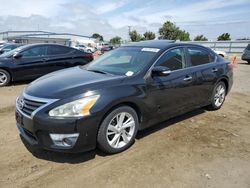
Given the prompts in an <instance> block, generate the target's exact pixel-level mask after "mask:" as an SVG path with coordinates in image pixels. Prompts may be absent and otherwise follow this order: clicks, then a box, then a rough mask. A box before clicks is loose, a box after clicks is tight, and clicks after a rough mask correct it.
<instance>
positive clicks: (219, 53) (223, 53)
mask: <svg viewBox="0 0 250 188" xmlns="http://www.w3.org/2000/svg"><path fill="white" fill-rule="evenodd" d="M214 52H215V53H217V54H218V55H220V56H221V57H227V53H226V52H223V51H218V50H214Z"/></svg>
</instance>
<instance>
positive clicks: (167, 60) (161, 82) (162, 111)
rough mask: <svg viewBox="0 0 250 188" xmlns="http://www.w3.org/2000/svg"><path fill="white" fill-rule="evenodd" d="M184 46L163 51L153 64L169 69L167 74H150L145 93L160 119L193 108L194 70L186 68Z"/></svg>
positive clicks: (194, 95) (194, 98)
mask: <svg viewBox="0 0 250 188" xmlns="http://www.w3.org/2000/svg"><path fill="white" fill-rule="evenodd" d="M187 62H188V61H187V58H186V50H185V48H182V47H179V48H174V49H170V50H168V51H167V52H165V53H164V54H163V55H162V57H161V58H160V59H159V60H158V61H157V62H156V64H155V65H154V66H165V67H167V68H168V69H170V70H171V73H170V74H169V75H167V76H153V77H152V76H150V77H149V78H148V79H147V93H148V96H149V98H150V101H151V102H152V103H153V105H156V107H157V110H158V114H159V116H160V117H161V118H159V121H160V120H165V119H168V118H170V117H173V116H175V115H178V114H182V113H184V112H186V111H189V110H190V109H192V108H194V106H193V105H194V104H195V100H196V95H197V94H196V93H194V92H193V91H194V88H195V87H196V72H195V71H192V70H190V69H189V68H188V65H187Z"/></svg>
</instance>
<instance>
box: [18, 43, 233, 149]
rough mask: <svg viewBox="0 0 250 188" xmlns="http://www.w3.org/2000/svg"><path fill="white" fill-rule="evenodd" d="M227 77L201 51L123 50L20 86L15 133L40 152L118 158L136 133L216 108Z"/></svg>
mask: <svg viewBox="0 0 250 188" xmlns="http://www.w3.org/2000/svg"><path fill="white" fill-rule="evenodd" d="M232 71H233V70H232V66H231V64H230V62H227V61H226V60H225V59H224V58H221V57H220V56H219V55H217V54H216V53H214V52H213V51H212V50H211V49H208V48H206V47H203V46H199V45H194V44H188V43H169V42H166V41H164V40H159V41H157V40H152V41H143V42H138V43H132V44H128V45H126V46H122V47H120V48H117V49H115V50H112V51H110V52H107V53H105V54H104V55H102V56H100V57H99V58H98V59H96V60H94V61H93V62H92V63H90V64H88V65H86V66H81V67H80V66H78V67H74V68H70V69H65V70H61V71H58V72H54V73H51V74H48V75H46V76H43V77H41V78H39V79H37V80H36V81H34V82H33V83H31V84H30V85H28V86H27V87H26V88H25V89H24V91H23V92H22V93H21V95H20V96H19V97H18V98H17V100H16V120H17V127H18V129H19V131H20V134H21V136H22V137H23V138H24V140H26V143H29V144H32V145H37V146H39V147H41V148H44V149H48V150H54V151H64V152H82V151H87V150H91V149H94V148H96V146H98V147H99V148H100V149H101V150H103V151H104V152H106V153H118V152H122V151H124V150H126V149H127V148H128V147H130V146H131V145H132V144H133V142H134V140H135V136H136V133H137V131H138V130H142V129H145V128H148V127H150V126H152V125H155V124H157V123H159V122H162V121H164V120H166V119H169V118H171V117H174V116H177V115H180V114H183V113H186V112H188V111H191V110H193V109H196V108H200V107H203V106H207V105H209V108H210V109H212V110H217V109H219V108H221V106H222V105H223V102H224V100H225V97H226V95H227V94H228V92H229V91H230V89H231V87H232V84H233V79H232V76H233V72H232ZM211 115H212V114H211Z"/></svg>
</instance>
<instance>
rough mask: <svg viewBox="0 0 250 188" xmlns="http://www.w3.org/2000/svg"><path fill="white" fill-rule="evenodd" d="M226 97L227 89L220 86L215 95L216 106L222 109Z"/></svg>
mask: <svg viewBox="0 0 250 188" xmlns="http://www.w3.org/2000/svg"><path fill="white" fill-rule="evenodd" d="M225 96H226V88H225V87H224V86H223V85H222V84H220V85H218V86H217V88H216V91H215V95H214V104H215V106H217V107H220V106H221V105H222V104H223V102H224V99H225Z"/></svg>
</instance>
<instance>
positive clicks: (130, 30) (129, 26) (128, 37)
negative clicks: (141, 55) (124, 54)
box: [128, 25, 132, 41]
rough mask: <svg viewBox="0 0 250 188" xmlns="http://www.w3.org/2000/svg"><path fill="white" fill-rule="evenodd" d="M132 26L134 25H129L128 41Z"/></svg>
mask: <svg viewBox="0 0 250 188" xmlns="http://www.w3.org/2000/svg"><path fill="white" fill-rule="evenodd" d="M131 28H132V26H131V25H129V26H128V41H130V35H129V33H130V32H131Z"/></svg>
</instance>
